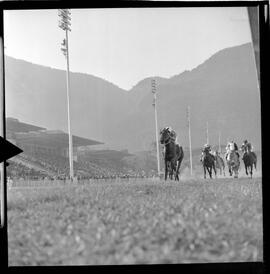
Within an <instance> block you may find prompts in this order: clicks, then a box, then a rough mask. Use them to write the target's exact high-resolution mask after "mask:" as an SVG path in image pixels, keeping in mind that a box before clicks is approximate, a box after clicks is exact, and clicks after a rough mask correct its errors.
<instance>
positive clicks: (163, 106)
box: [5, 43, 261, 152]
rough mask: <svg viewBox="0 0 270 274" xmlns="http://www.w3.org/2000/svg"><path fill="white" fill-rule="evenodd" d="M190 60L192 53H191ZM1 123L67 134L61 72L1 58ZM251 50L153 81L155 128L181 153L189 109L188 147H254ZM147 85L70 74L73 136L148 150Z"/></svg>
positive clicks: (256, 107)
mask: <svg viewBox="0 0 270 274" xmlns="http://www.w3.org/2000/svg"><path fill="white" fill-rule="evenodd" d="M190 54H192V52H191V53H190ZM5 62H6V104H7V107H6V109H7V114H8V115H7V116H12V117H15V118H18V119H20V120H21V121H24V122H27V123H32V124H36V125H39V126H43V127H46V128H49V129H62V130H67V126H66V124H67V123H66V120H67V118H66V117H67V114H66V113H67V110H66V89H65V82H66V79H65V76H66V75H65V71H61V70H57V69H51V68H48V67H43V66H39V65H34V64H31V63H28V62H25V61H22V60H15V59H13V58H11V57H6V61H5ZM256 77H257V75H256V68H255V61H254V54H253V49H252V45H251V44H250V43H248V44H244V45H240V46H236V47H232V48H226V49H223V50H221V51H219V52H217V53H216V54H214V55H213V56H211V57H210V58H209V59H208V60H206V61H205V62H203V63H202V64H200V65H199V66H197V67H196V68H194V69H193V70H191V71H185V72H182V73H180V74H178V75H174V76H172V77H171V78H162V77H157V76H155V77H154V78H155V79H156V83H157V100H158V101H157V109H158V123H159V128H162V127H164V126H168V125H170V126H172V127H173V128H174V129H175V130H176V132H177V133H178V136H179V141H180V143H181V144H183V146H188V130H187V119H186V108H187V106H188V105H189V106H190V110H191V115H190V118H191V135H192V145H193V147H201V146H202V145H203V144H204V143H205V142H206V123H207V122H208V129H209V141H210V143H211V144H213V145H214V144H217V143H218V134H219V132H220V133H221V141H222V143H225V142H226V140H227V139H228V140H230V139H234V140H235V141H236V142H238V143H240V142H242V141H243V139H244V138H247V139H249V140H250V141H251V142H252V143H253V144H254V146H255V148H256V149H260V146H261V125H260V94H259V88H258V81H257V78H256ZM151 79H153V78H146V79H143V80H142V81H140V82H139V83H137V84H136V85H135V86H134V87H133V88H132V89H131V90H129V91H126V90H123V89H121V88H119V87H117V86H116V85H114V84H112V83H110V82H108V81H106V80H104V79H101V78H98V77H94V76H92V75H86V74H82V73H71V77H70V83H71V93H72V94H71V117H72V131H73V132H74V134H75V135H78V136H82V137H87V138H92V139H95V140H99V141H102V142H105V143H106V145H105V146H107V148H113V149H116V148H118V149H126V148H127V149H129V151H131V152H132V151H139V150H147V149H149V148H150V146H151V144H152V143H153V142H154V141H155V124H154V109H153V106H152V102H153V94H152V92H151Z"/></svg>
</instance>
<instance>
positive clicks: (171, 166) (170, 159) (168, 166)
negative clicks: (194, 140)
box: [160, 127, 184, 181]
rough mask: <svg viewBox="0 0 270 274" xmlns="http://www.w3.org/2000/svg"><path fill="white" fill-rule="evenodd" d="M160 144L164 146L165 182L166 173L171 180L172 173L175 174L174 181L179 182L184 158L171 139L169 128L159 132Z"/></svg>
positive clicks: (179, 148) (182, 152)
mask: <svg viewBox="0 0 270 274" xmlns="http://www.w3.org/2000/svg"><path fill="white" fill-rule="evenodd" d="M160 143H161V144H164V146H165V147H164V162H165V180H167V176H168V171H170V174H169V177H170V179H172V177H173V172H175V176H174V179H175V180H177V181H179V176H178V175H179V169H180V165H181V162H182V160H183V157H184V151H183V148H182V146H180V145H179V144H176V143H175V140H174V138H172V135H171V131H170V130H169V128H167V127H166V128H164V129H163V130H161V131H160Z"/></svg>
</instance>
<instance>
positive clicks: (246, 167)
mask: <svg viewBox="0 0 270 274" xmlns="http://www.w3.org/2000/svg"><path fill="white" fill-rule="evenodd" d="M245 169H246V174H247V176H248V166H247V165H246V164H245Z"/></svg>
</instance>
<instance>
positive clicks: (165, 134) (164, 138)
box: [159, 127, 171, 144]
mask: <svg viewBox="0 0 270 274" xmlns="http://www.w3.org/2000/svg"><path fill="white" fill-rule="evenodd" d="M170 134H171V132H170V129H169V128H168V127H165V128H163V129H162V130H161V131H160V139H159V141H160V143H161V144H166V143H168V141H169V140H170V137H171V136H170Z"/></svg>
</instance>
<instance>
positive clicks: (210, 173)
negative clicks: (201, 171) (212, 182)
mask: <svg viewBox="0 0 270 274" xmlns="http://www.w3.org/2000/svg"><path fill="white" fill-rule="evenodd" d="M207 170H208V173H209V176H210V179H212V167H207Z"/></svg>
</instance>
